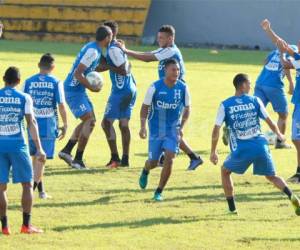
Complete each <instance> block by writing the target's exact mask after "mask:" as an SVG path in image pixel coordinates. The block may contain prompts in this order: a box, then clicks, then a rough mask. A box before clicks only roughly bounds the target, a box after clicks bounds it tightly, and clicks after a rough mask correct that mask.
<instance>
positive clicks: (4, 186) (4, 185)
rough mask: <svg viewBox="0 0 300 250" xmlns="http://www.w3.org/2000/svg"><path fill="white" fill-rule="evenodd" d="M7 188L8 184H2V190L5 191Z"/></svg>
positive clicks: (0, 189) (0, 185)
mask: <svg viewBox="0 0 300 250" xmlns="http://www.w3.org/2000/svg"><path fill="white" fill-rule="evenodd" d="M6 190H7V185H6V184H0V192H5V191H6Z"/></svg>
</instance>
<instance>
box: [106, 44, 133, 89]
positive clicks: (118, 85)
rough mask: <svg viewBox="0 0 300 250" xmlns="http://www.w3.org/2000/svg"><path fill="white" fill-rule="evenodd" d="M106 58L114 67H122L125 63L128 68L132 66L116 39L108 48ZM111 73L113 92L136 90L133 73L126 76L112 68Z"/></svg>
mask: <svg viewBox="0 0 300 250" xmlns="http://www.w3.org/2000/svg"><path fill="white" fill-rule="evenodd" d="M106 60H107V63H108V64H109V65H111V66H114V67H120V66H121V65H123V64H125V68H126V69H128V68H129V67H130V65H129V61H128V58H127V55H126V54H125V53H124V52H123V50H122V49H120V48H119V47H118V46H117V44H116V41H114V40H113V41H112V42H111V43H110V45H109V47H108V49H107V54H106ZM109 74H110V79H111V82H112V88H111V92H112V93H117V94H119V93H120V94H121V93H125V94H126V93H128V92H132V91H134V92H135V91H136V85H135V81H134V78H133V75H132V74H131V73H130V74H127V75H126V76H124V75H119V74H117V73H115V72H113V71H112V70H110V71H109Z"/></svg>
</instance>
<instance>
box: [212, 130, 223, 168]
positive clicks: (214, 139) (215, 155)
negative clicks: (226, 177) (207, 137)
mask: <svg viewBox="0 0 300 250" xmlns="http://www.w3.org/2000/svg"><path fill="white" fill-rule="evenodd" d="M220 128H221V127H220V126H217V125H215V126H214V128H213V131H212V136H211V150H210V161H211V162H212V163H213V164H214V165H216V164H217V163H218V161H219V157H218V153H217V145H218V141H219V137H220Z"/></svg>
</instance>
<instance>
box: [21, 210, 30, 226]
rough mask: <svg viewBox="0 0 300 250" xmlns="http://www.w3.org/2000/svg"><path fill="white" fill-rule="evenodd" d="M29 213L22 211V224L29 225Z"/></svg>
mask: <svg viewBox="0 0 300 250" xmlns="http://www.w3.org/2000/svg"><path fill="white" fill-rule="evenodd" d="M30 218H31V214H29V213H23V225H24V226H26V227H28V226H29V225H30Z"/></svg>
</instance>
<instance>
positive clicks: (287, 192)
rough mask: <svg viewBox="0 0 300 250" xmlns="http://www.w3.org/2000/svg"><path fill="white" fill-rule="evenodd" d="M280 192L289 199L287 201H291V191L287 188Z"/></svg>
mask: <svg viewBox="0 0 300 250" xmlns="http://www.w3.org/2000/svg"><path fill="white" fill-rule="evenodd" d="M282 191H283V192H284V193H285V194H286V195H287V196H288V197H289V199H291V197H292V195H293V192H292V190H290V189H289V188H288V187H285V188H284V189H283V190H282Z"/></svg>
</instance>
